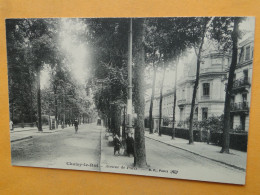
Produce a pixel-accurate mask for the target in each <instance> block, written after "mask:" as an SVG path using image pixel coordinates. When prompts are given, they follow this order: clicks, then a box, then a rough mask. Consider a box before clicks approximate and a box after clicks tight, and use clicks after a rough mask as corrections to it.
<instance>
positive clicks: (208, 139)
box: [207, 129, 210, 144]
mask: <svg viewBox="0 0 260 195" xmlns="http://www.w3.org/2000/svg"><path fill="white" fill-rule="evenodd" d="M209 142H210V130H209V129H208V130H207V144H209Z"/></svg>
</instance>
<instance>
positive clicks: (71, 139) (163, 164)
mask: <svg viewBox="0 0 260 195" xmlns="http://www.w3.org/2000/svg"><path fill="white" fill-rule="evenodd" d="M101 130H102V128H101V127H97V126H96V125H94V124H93V125H92V124H88V125H81V126H79V132H78V134H75V133H74V129H73V127H70V128H66V129H64V130H61V131H58V132H55V133H37V134H34V135H33V138H32V139H29V140H23V141H17V142H13V143H12V164H13V165H18V166H34V167H48V168H63V169H79V170H93V171H99V170H100V166H99V165H100V164H101V170H102V171H105V172H119V173H130V174H140V175H154V176H160V177H172V178H181V179H192V180H203V181H207V180H209V181H215V182H225V183H229V182H231V183H238V184H243V183H244V181H245V172H244V171H240V170H237V169H234V168H232V167H229V166H225V165H223V164H220V163H217V162H214V161H211V160H207V159H205V158H203V157H200V156H198V155H195V154H191V153H189V152H186V151H183V150H180V149H177V148H174V147H172V146H169V145H166V144H163V143H160V142H157V141H154V140H151V139H148V138H146V153H147V154H146V155H147V162H148V165H149V169H150V170H149V169H143V170H140V169H138V170H135V169H133V157H132V158H130V157H125V156H114V155H113V147H112V146H109V145H108V144H107V142H108V141H107V140H106V139H105V138H104V130H102V131H101ZM101 132H102V134H101ZM101 148H102V150H101ZM101 151H102V154H101V155H100V152H101ZM231 158H232V156H231ZM100 162H101V163H100ZM113 166H120V168H115V167H113ZM121 166H124V167H125V168H124V169H122V168H121Z"/></svg>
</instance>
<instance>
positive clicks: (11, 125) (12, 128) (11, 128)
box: [9, 120, 14, 131]
mask: <svg viewBox="0 0 260 195" xmlns="http://www.w3.org/2000/svg"><path fill="white" fill-rule="evenodd" d="M9 126H10V130H11V131H13V130H14V127H13V121H12V120H10V122H9Z"/></svg>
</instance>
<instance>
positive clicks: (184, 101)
mask: <svg viewBox="0 0 260 195" xmlns="http://www.w3.org/2000/svg"><path fill="white" fill-rule="evenodd" d="M177 104H178V106H184V104H186V99H180V100H178V101H177Z"/></svg>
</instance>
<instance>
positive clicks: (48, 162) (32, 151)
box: [12, 124, 100, 171]
mask: <svg viewBox="0 0 260 195" xmlns="http://www.w3.org/2000/svg"><path fill="white" fill-rule="evenodd" d="M99 160H100V129H99V128H97V127H96V126H95V125H92V124H86V125H80V126H79V131H78V133H77V134H75V130H74V127H73V126H72V127H69V128H66V129H63V130H60V131H58V132H55V133H37V134H35V133H34V134H33V138H32V139H27V140H23V141H17V142H14V143H12V164H13V165H19V166H33V167H48V168H64V169H80V170H95V171H98V170H99V166H96V165H99ZM73 163H78V164H80V163H86V164H85V165H81V166H80V165H78V164H73ZM91 163H92V164H93V165H91ZM87 165H89V166H87Z"/></svg>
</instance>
